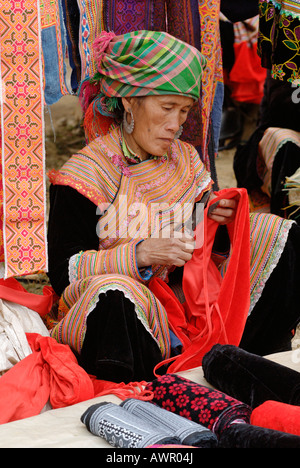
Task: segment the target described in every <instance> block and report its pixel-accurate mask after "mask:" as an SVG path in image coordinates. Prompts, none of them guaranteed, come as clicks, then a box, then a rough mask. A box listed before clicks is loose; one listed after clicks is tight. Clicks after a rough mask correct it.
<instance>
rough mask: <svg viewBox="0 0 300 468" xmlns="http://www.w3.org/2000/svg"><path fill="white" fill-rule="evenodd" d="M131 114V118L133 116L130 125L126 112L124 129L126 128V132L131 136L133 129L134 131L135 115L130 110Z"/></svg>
mask: <svg viewBox="0 0 300 468" xmlns="http://www.w3.org/2000/svg"><path fill="white" fill-rule="evenodd" d="M129 112H130V116H131V122H130V124H129V123H128V122H127V112H126V110H124V114H123V127H124V130H125V132H126V133H128V134H129V135H130V133H132V132H133V129H134V118H133V114H132V110H131V109H129Z"/></svg>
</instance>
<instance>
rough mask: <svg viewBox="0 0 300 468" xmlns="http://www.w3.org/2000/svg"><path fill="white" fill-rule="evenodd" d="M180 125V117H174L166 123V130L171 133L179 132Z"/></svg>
mask: <svg viewBox="0 0 300 468" xmlns="http://www.w3.org/2000/svg"><path fill="white" fill-rule="evenodd" d="M180 125H182V122H181V120H180V116H179V115H174V116H172V118H170V120H169V121H168V130H172V132H174V133H176V132H177V131H178V130H179V128H180Z"/></svg>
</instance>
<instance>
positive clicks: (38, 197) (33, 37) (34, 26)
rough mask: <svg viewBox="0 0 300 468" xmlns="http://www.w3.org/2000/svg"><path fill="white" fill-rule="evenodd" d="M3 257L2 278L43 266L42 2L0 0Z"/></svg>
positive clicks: (44, 244)
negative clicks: (40, 3)
mask: <svg viewBox="0 0 300 468" xmlns="http://www.w3.org/2000/svg"><path fill="white" fill-rule="evenodd" d="M0 33H1V56H0V58H1V84H2V94H1V141H2V146H1V157H2V189H3V191H2V192H1V195H2V197H3V203H1V207H2V219H3V218H4V223H3V230H2V233H1V234H2V236H1V237H2V241H1V256H2V258H1V260H2V262H3V261H4V272H3V274H4V276H5V277H10V276H16V275H23V274H27V273H32V272H35V271H38V270H44V269H46V268H47V265H46V263H47V255H46V242H45V234H46V233H45V186H44V181H45V176H44V131H43V104H44V102H43V84H42V78H43V72H42V61H41V40H40V5H39V3H38V2H37V0H26V2H21V3H20V2H17V1H14V0H11V1H1V9H0Z"/></svg>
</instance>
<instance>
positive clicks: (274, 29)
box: [258, 0, 300, 85]
mask: <svg viewBox="0 0 300 468" xmlns="http://www.w3.org/2000/svg"><path fill="white" fill-rule="evenodd" d="M259 18H260V22H259V29H260V34H259V38H258V54H259V56H260V57H261V63H262V66H263V67H265V68H269V69H270V70H271V76H272V77H273V78H275V79H279V80H282V81H289V82H291V83H293V82H295V83H296V84H297V85H299V83H300V49H299V43H300V2H299V0H268V1H266V0H260V2H259Z"/></svg>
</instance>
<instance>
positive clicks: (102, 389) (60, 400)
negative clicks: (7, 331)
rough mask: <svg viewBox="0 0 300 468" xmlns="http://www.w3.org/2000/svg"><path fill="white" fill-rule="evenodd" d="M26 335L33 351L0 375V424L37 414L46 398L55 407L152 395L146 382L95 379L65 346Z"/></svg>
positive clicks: (32, 335)
mask: <svg viewBox="0 0 300 468" xmlns="http://www.w3.org/2000/svg"><path fill="white" fill-rule="evenodd" d="M26 336H27V340H28V343H29V345H30V347H31V349H32V354H30V355H29V356H27V357H26V358H25V359H23V360H22V361H20V362H18V363H17V364H15V366H14V367H12V368H11V369H10V370H9V371H8V372H6V373H5V374H4V375H3V376H2V377H1V378H0V424H5V423H8V422H11V421H16V420H19V419H24V418H29V417H31V416H36V415H38V414H40V412H41V411H42V409H43V408H44V406H45V405H46V403H47V402H48V401H49V402H50V404H51V406H52V408H53V409H56V408H63V407H66V406H70V405H74V404H76V403H80V402H81V401H86V400H89V399H91V398H94V397H97V396H102V395H108V394H114V395H116V396H117V397H119V398H121V399H125V398H140V399H143V400H147V399H149V398H151V395H149V392H148V393H147V392H144V387H145V386H146V382H131V383H130V384H125V383H115V382H108V381H105V380H97V379H96V378H95V377H94V376H90V375H88V374H87V373H86V372H85V370H84V369H83V368H82V367H80V366H79V365H78V363H77V360H76V357H75V355H74V354H73V352H72V351H71V349H70V348H69V346H68V345H63V344H59V343H57V342H56V340H54V339H53V338H51V337H44V336H41V335H39V334H37V333H29V334H27V335H26Z"/></svg>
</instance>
